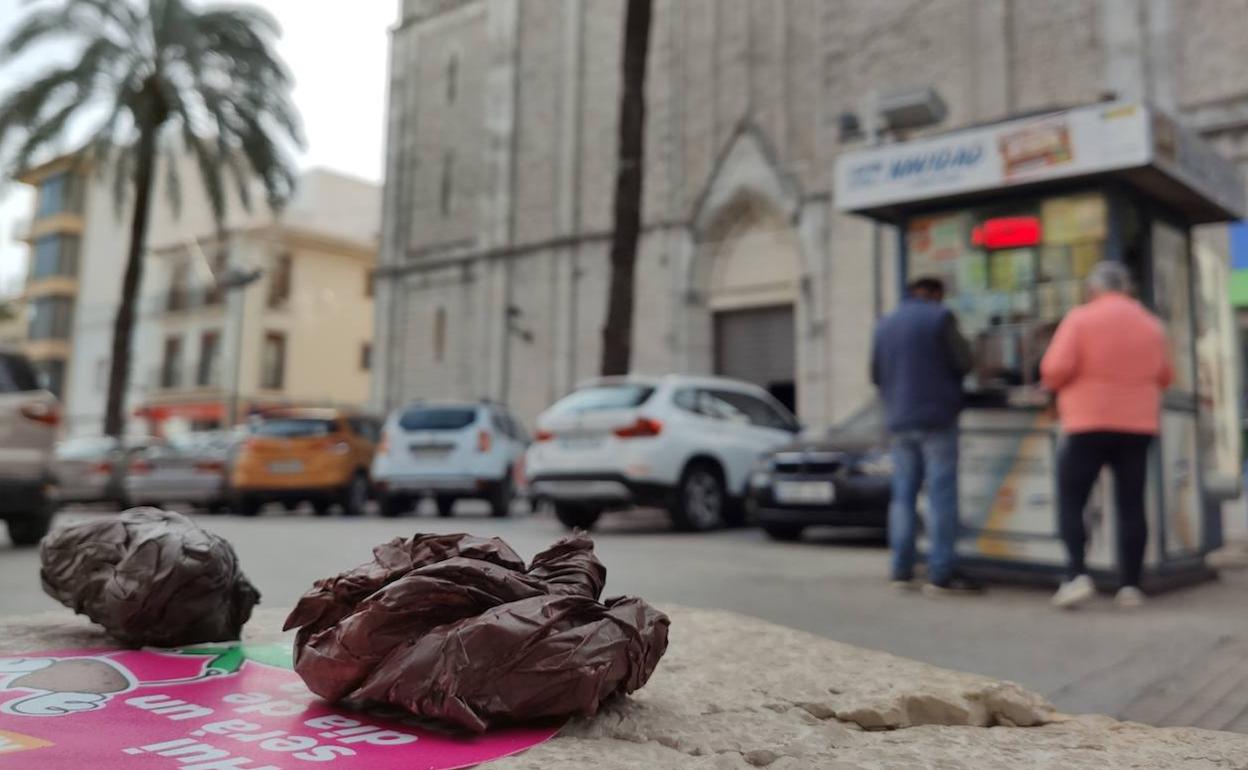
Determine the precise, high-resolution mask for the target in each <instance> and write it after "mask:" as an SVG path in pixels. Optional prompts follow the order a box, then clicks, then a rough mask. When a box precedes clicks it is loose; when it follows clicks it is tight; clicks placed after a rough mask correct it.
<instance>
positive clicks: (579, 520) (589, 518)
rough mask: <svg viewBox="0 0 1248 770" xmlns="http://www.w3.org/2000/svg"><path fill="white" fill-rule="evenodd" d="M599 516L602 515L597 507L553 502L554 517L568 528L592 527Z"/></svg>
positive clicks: (585, 528) (586, 528)
mask: <svg viewBox="0 0 1248 770" xmlns="http://www.w3.org/2000/svg"><path fill="white" fill-rule="evenodd" d="M600 516H602V511H601V510H599V509H597V508H585V507H582V506H579V505H569V504H568V503H555V518H556V519H558V520H559V523H560V524H562V525H563V526H565V527H567V528H568V529H584V530H590V529H593V528H594V525H595V524H597V523H598V518H599V517H600Z"/></svg>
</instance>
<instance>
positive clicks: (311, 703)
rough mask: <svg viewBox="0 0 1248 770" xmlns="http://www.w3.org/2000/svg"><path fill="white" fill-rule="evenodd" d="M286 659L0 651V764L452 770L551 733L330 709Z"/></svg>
mask: <svg viewBox="0 0 1248 770" xmlns="http://www.w3.org/2000/svg"><path fill="white" fill-rule="evenodd" d="M289 655H290V653H289V650H287V649H284V648H281V647H272V646H248V645H237V646H220V647H192V648H187V649H184V650H178V651H169V652H163V651H148V650H143V651H123V652H116V651H111V652H110V651H92V650H68V651H62V652H41V653H35V654H31V655H26V656H19V657H3V658H0V767H24V768H28V767H38V768H40V770H78V768H82V767H91V768H94V769H95V770H294V769H296V768H317V767H323V768H326V769H327V770H418V769H419V770H450V769H451V768H461V767H469V766H472V765H476V764H480V763H483V762H488V761H490V760H493V759H498V758H501V757H505V756H508V755H511V754H515V753H517V752H520V751H523V750H525V749H527V748H529V747H531V746H534V745H536V744H538V743H542V742H543V741H546V740H548V739H549V738H551V737H553V736H554V734H555V733H556V732H558V730H559V727H558V726H551V725H546V726H542V727H536V728H515V729H508V730H496V731H493V732H491V733H489V734H487V735H483V736H462V735H452V734H447V733H443V732H438V731H435V730H433V729H430V728H429V727H428V726H424V725H421V724H419V723H416V722H413V721H411V720H410V719H408V720H406V721H404V720H403V717H402V715H394V714H383V715H379V714H375V713H372V712H362V711H351V710H347V709H342V708H336V707H333V706H330V705H329V704H327V703H325V702H324V701H322V700H320V699H319V698H317V697H316V696H315V695H313V694H312V693H311V692H309V691H308V689H307V687H306V686H305V685H304V684H303V682H302V681H301V680H300V679H299V677H298V676H297V675H296V674H295V673H294V672H293V671H291V670H290V667H289ZM396 717H397V721H396ZM9 755H21V759H20V760H10V759H9ZM14 762H17V764H14Z"/></svg>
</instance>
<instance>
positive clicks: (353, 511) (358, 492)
mask: <svg viewBox="0 0 1248 770" xmlns="http://www.w3.org/2000/svg"><path fill="white" fill-rule="evenodd" d="M370 494H371V493H370V492H369V489H368V477H367V476H365V475H364V474H363V473H357V474H355V475H354V476H352V477H351V481H349V482H347V488H346V489H345V490H343V492H342V502H341V505H342V512H343V514H344V515H346V516H363V515H364V514H365V512H366V511H367V509H368V498H369V495H370Z"/></svg>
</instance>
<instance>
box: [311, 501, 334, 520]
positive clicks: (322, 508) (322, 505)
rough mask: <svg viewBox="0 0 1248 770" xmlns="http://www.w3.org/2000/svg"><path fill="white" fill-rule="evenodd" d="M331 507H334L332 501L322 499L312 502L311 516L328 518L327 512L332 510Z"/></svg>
mask: <svg viewBox="0 0 1248 770" xmlns="http://www.w3.org/2000/svg"><path fill="white" fill-rule="evenodd" d="M333 507H334V501H333V500H324V499H322V500H313V501H312V515H314V516H328V515H329V510H330V509H331V508H333Z"/></svg>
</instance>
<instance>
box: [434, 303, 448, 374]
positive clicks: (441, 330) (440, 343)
mask: <svg viewBox="0 0 1248 770" xmlns="http://www.w3.org/2000/svg"><path fill="white" fill-rule="evenodd" d="M445 357H446V308H444V307H440V308H438V309H437V310H435V311H433V360H434V361H441V360H442V359H443V358H445Z"/></svg>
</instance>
